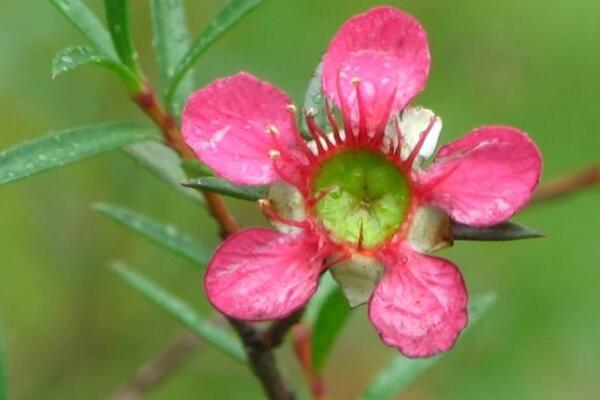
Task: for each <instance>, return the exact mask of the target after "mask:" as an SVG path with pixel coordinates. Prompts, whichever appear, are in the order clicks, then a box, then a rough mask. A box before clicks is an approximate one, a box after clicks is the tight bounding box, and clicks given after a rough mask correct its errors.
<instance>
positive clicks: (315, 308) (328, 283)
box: [304, 272, 339, 326]
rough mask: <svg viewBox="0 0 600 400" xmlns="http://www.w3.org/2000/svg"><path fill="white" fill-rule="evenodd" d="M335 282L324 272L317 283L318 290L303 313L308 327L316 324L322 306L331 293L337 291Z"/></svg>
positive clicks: (329, 274)
mask: <svg viewBox="0 0 600 400" xmlns="http://www.w3.org/2000/svg"><path fill="white" fill-rule="evenodd" d="M338 287H339V286H338V284H337V282H336V281H335V280H334V279H333V277H332V276H331V273H329V272H325V273H324V274H323V276H322V277H321V281H320V282H319V289H318V290H317V293H315V295H314V296H313V297H312V299H311V300H310V303H308V306H306V311H305V312H304V321H305V322H306V323H307V324H308V325H310V326H314V325H315V323H316V322H317V318H319V314H320V313H321V310H322V309H323V306H324V304H325V302H326V300H327V298H329V296H331V295H332V293H333V292H334V291H335V290H337V289H338Z"/></svg>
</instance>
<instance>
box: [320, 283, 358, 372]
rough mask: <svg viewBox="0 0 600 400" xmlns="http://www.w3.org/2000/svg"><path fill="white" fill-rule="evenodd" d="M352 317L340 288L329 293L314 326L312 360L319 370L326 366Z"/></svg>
mask: <svg viewBox="0 0 600 400" xmlns="http://www.w3.org/2000/svg"><path fill="white" fill-rule="evenodd" d="M348 317H350V307H349V306H348V300H346V296H344V294H343V293H342V291H341V290H340V288H339V287H337V285H336V287H335V288H334V289H333V290H331V291H330V292H329V293H328V296H326V298H325V299H324V300H323V304H322V306H321V310H320V312H319V314H318V315H317V317H316V321H315V322H314V325H313V336H312V349H311V351H312V360H313V365H314V367H315V368H316V369H317V370H320V369H322V368H323V367H324V366H325V361H326V360H327V357H328V356H329V353H330V351H331V348H332V347H333V344H334V343H335V339H336V338H337V337H338V335H339V333H340V331H341V329H342V328H343V327H344V325H345V323H346V321H347V320H348Z"/></svg>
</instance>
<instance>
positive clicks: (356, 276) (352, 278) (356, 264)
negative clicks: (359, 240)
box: [330, 254, 383, 307]
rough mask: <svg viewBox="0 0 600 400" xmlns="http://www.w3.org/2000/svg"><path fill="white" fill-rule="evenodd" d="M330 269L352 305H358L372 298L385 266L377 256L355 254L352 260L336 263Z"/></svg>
mask: <svg viewBox="0 0 600 400" xmlns="http://www.w3.org/2000/svg"><path fill="white" fill-rule="evenodd" d="M330 271H331V275H332V276H333V278H334V279H335V280H336V282H337V283H338V285H340V288H341V289H342V291H343V292H344V295H345V296H346V299H348V303H349V304H350V307H358V306H360V305H362V304H365V303H367V302H368V301H369V299H370V298H371V294H372V293H373V290H375V286H376V285H377V282H379V279H380V278H381V274H382V273H383V266H382V265H381V264H380V263H379V262H378V261H377V260H376V259H375V258H371V257H367V256H362V255H359V254H355V255H353V256H352V258H351V259H350V260H348V261H344V262H341V263H339V264H336V265H334V266H333V267H332V268H330Z"/></svg>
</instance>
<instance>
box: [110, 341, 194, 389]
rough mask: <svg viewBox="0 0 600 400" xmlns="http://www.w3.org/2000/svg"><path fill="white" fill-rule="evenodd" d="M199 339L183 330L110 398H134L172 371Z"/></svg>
mask: <svg viewBox="0 0 600 400" xmlns="http://www.w3.org/2000/svg"><path fill="white" fill-rule="evenodd" d="M200 343H201V340H200V338H199V337H198V336H196V334H194V333H193V332H191V331H187V332H185V333H184V334H183V335H181V336H180V337H178V338H177V340H176V341H175V342H174V343H173V344H172V345H169V346H168V347H167V348H166V349H165V350H164V351H162V352H160V353H158V354H157V355H155V356H154V357H152V358H151V359H150V360H149V361H148V362H146V363H144V364H143V365H142V367H140V368H139V369H138V371H137V372H136V374H135V376H133V378H131V379H130V380H129V381H128V382H126V383H125V384H124V385H123V386H121V387H120V388H119V389H117V391H116V392H115V393H114V394H113V395H112V396H111V397H110V400H136V399H139V398H140V397H141V396H142V395H143V394H144V393H145V392H147V391H148V390H150V389H151V388H153V387H154V386H156V385H158V384H159V383H160V382H162V381H163V379H164V378H165V377H166V376H167V375H169V374H171V373H172V372H174V371H175V370H176V369H177V367H178V366H180V365H181V364H182V361H184V360H186V359H187V357H189V356H190V355H191V354H192V352H193V351H194V350H195V349H196V348H197V347H198V346H199V345H200Z"/></svg>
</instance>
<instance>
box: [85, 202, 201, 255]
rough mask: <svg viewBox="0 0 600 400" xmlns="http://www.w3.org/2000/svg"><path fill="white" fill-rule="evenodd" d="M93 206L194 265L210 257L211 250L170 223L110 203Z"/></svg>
mask: <svg viewBox="0 0 600 400" xmlns="http://www.w3.org/2000/svg"><path fill="white" fill-rule="evenodd" d="M94 208H95V209H96V210H97V211H99V212H100V213H102V214H104V215H106V216H107V217H109V218H110V219H112V220H113V221H115V222H117V223H119V224H121V225H123V226H124V227H126V228H128V229H130V230H132V231H133V232H135V233H137V234H140V235H142V236H144V237H145V238H147V239H150V240H151V241H153V242H154V243H156V244H158V245H160V246H162V247H164V248H165V249H167V250H169V251H172V252H173V253H174V254H176V255H179V256H183V257H185V258H186V259H188V260H190V261H192V262H193V263H194V264H196V265H200V266H204V265H205V264H206V263H207V262H208V260H209V259H210V256H211V254H212V251H211V250H209V249H207V248H205V247H204V246H202V245H200V243H199V242H198V241H197V240H194V239H192V238H191V237H190V236H188V235H185V234H183V233H180V232H179V231H178V230H177V228H175V227H174V226H172V225H164V224H161V223H160V222H157V221H155V220H153V219H151V218H148V217H146V216H145V215H143V214H140V213H138V212H135V211H132V210H128V209H126V208H124V207H119V206H115V205H111V204H105V203H98V204H94Z"/></svg>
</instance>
